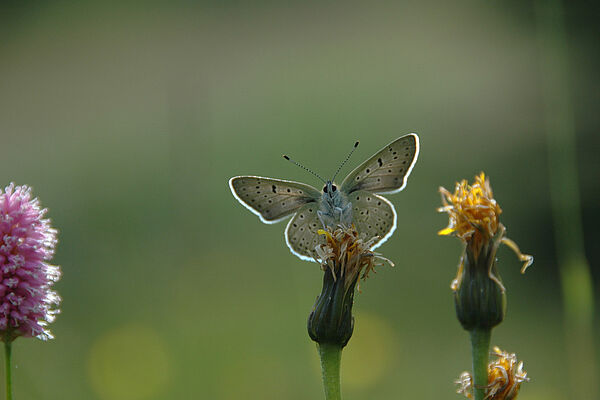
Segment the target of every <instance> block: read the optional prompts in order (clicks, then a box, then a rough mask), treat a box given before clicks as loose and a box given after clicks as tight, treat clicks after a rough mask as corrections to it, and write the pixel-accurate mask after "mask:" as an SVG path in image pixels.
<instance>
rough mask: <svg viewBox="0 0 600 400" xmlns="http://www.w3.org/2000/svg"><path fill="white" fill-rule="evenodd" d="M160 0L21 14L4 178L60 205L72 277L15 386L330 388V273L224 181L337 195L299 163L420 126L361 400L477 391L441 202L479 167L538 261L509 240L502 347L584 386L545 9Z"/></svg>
mask: <svg viewBox="0 0 600 400" xmlns="http://www.w3.org/2000/svg"><path fill="white" fill-rule="evenodd" d="M141 4H142V3H139V2H134V1H123V2H112V1H104V2H100V1H79V2H71V1H53V2H45V1H38V2H31V1H30V2H17V1H14V2H3V3H2V5H0V8H1V10H2V11H1V15H0V38H1V39H0V138H1V146H0V151H1V154H2V157H0V171H1V176H2V179H1V180H0V184H1V185H2V186H5V185H7V184H8V183H9V182H11V181H14V182H16V183H17V184H29V185H31V186H33V188H34V194H35V195H36V196H39V197H40V199H41V200H42V204H43V206H45V207H48V208H49V214H48V216H49V217H50V218H51V219H52V220H53V224H54V226H55V227H56V228H58V229H59V230H60V243H59V247H58V249H57V253H56V257H55V260H54V261H55V263H56V264H58V265H60V266H61V267H62V271H63V278H62V280H61V281H60V282H59V283H58V284H57V285H56V288H57V290H58V291H59V292H60V295H61V296H62V297H63V302H62V305H61V309H62V313H61V314H60V315H59V316H58V318H57V321H56V322H55V323H54V324H53V326H52V331H53V332H54V334H55V336H56V339H54V340H52V341H50V342H48V343H43V342H41V341H39V340H36V339H28V340H25V339H19V340H17V341H16V342H15V345H14V351H13V354H14V360H15V366H16V369H15V372H14V391H15V398H16V399H61V400H64V399H100V400H108V399H111V400H112V399H114V400H120V399H129V400H137V399H139V400H142V399H219V400H220V399H223V400H229V399H232V400H233V399H292V400H293V399H309V398H310V399H319V398H322V386H321V380H320V371H319V364H318V359H317V355H316V351H315V348H314V345H313V343H312V342H311V341H310V340H309V338H308V335H307V333H306V318H307V316H308V314H309V312H310V310H311V307H312V304H313V301H314V299H315V298H316V296H317V294H318V293H319V291H320V286H321V279H322V273H321V272H320V271H319V269H318V267H317V265H316V264H314V263H308V262H303V261H301V260H299V259H298V258H296V257H294V256H293V255H292V254H291V253H290V252H289V251H288V249H287V247H286V245H285V242H284V239H283V230H284V228H285V223H280V224H278V225H273V226H268V225H264V224H261V223H260V221H259V220H258V218H257V217H256V216H254V215H252V214H251V213H250V212H248V211H247V210H246V209H244V208H243V207H242V206H241V205H240V204H238V202H237V201H236V200H235V199H234V198H233V196H232V195H231V193H230V191H229V187H228V186H227V180H228V178H229V177H231V176H234V175H240V174H256V175H264V176H272V177H278V178H285V179H293V180H300V181H303V182H307V183H311V184H314V185H315V186H317V187H320V184H319V182H318V181H317V180H316V179H315V178H314V177H312V176H310V175H309V174H307V173H305V172H304V171H302V170H301V169H299V168H297V167H295V166H293V165H292V164H290V163H287V162H285V160H283V159H282V158H281V154H282V153H287V154H289V155H290V156H292V157H293V158H295V159H297V160H298V161H300V162H302V163H304V164H305V165H307V166H309V167H311V168H312V169H314V170H316V171H317V172H318V173H320V174H321V175H325V176H330V175H332V174H333V172H334V171H335V169H336V168H337V166H338V165H339V163H340V162H341V161H342V160H343V158H344V157H345V155H346V154H347V152H348V151H349V150H350V149H351V147H352V144H353V143H354V141H355V140H360V141H361V145H360V146H359V148H358V150H357V151H356V153H355V155H354V156H353V158H352V160H351V162H350V163H349V164H350V165H349V166H348V167H346V168H345V170H344V171H343V172H342V175H343V174H344V173H347V172H349V171H350V170H351V169H353V168H354V167H355V166H356V165H358V163H359V162H361V161H362V160H364V159H366V158H367V157H368V156H370V155H371V154H372V153H373V152H375V151H376V150H378V149H379V148H381V147H382V146H384V145H385V144H387V143H388V142H390V141H392V140H393V139H395V138H397V137H399V136H401V135H403V134H406V133H409V132H417V133H419V135H420V138H421V154H420V158H419V161H418V163H417V165H416V167H415V169H414V171H413V174H412V176H411V178H410V180H409V183H408V186H407V188H406V189H405V190H404V191H403V192H402V193H399V194H396V195H390V196H389V197H388V198H389V199H390V200H391V201H392V202H393V203H394V205H395V206H396V209H397V211H398V218H399V220H398V230H397V231H396V233H395V235H394V236H393V237H392V238H391V239H390V240H389V241H388V242H387V243H386V244H385V245H384V246H382V247H380V248H379V250H380V251H381V252H382V253H383V254H384V255H385V256H387V257H388V258H390V259H392V260H393V261H394V262H395V263H396V267H395V268H394V269H390V268H388V267H385V268H381V269H379V271H378V273H377V274H376V275H375V276H373V277H372V278H371V279H369V280H368V281H366V282H365V283H364V284H363V285H362V290H363V292H362V293H361V294H359V295H357V296H356V304H355V313H356V324H355V334H354V337H353V338H352V339H351V341H350V343H349V345H348V347H347V349H346V350H345V351H344V355H343V360H342V362H343V364H342V385H343V392H344V394H345V398H346V399H354V400H358V399H391V398H415V399H439V398H447V399H453V398H456V399H458V398H460V397H459V396H458V395H456V394H454V393H453V392H454V390H455V387H454V384H453V380H454V379H455V378H457V377H458V375H459V374H460V372H462V371H463V370H466V369H469V368H470V344H469V342H468V335H467V333H466V332H464V331H463V330H462V328H461V327H460V325H459V324H458V322H457V321H456V318H455V315H454V306H453V302H452V297H451V291H450V287H449V285H450V282H451V280H452V279H453V278H454V276H455V273H456V266H457V263H458V258H459V255H460V251H461V245H460V243H459V241H458V240H456V239H452V238H447V237H438V236H436V232H437V231H438V230H439V229H441V228H443V227H445V226H446V224H447V217H446V216H445V215H441V214H438V213H437V212H436V208H437V207H438V206H439V205H440V197H439V194H438V192H437V191H438V187H439V186H445V187H446V188H448V189H452V188H453V187H454V184H455V181H457V180H460V179H463V178H467V179H469V181H472V179H473V176H474V175H475V174H476V173H478V172H480V171H481V170H483V171H485V172H486V173H487V174H488V175H489V176H490V179H491V183H492V187H493V189H494V194H495V196H496V199H497V200H498V202H499V204H500V205H501V207H502V208H503V210H504V214H503V215H502V221H503V223H504V224H505V225H506V226H507V228H508V236H509V237H510V238H512V239H514V240H515V241H516V242H517V243H518V244H519V245H520V247H521V249H522V250H523V252H525V253H529V254H533V255H534V256H535V263H534V265H533V266H532V267H531V269H530V270H529V271H528V272H527V274H526V275H524V276H521V275H520V274H519V268H520V266H521V264H520V263H519V262H518V261H517V259H516V258H515V257H514V255H513V254H512V252H511V251H510V250H508V248H506V247H503V248H501V250H500V252H499V258H500V272H501V274H502V277H503V280H504V283H505V286H506V287H507V288H508V314H507V317H506V320H505V322H504V323H503V324H502V325H501V326H500V327H499V328H497V329H496V330H494V333H493V337H492V343H493V344H495V345H498V346H500V347H501V348H503V349H506V350H508V351H511V352H516V353H517V354H518V357H519V359H523V360H524V361H525V369H526V370H527V371H528V372H529V375H530V377H531V378H532V380H533V382H532V383H530V384H527V385H525V386H524V387H523V389H522V394H521V398H523V399H539V400H541V399H545V400H554V399H567V398H570V391H569V385H568V382H567V372H566V366H565V363H566V358H567V355H566V347H565V346H566V340H565V334H564V331H565V322H564V317H563V306H562V300H561V288H560V282H559V272H558V264H557V261H556V246H555V241H554V234H553V220H552V211H551V205H550V194H549V187H550V186H549V185H550V180H551V179H552V177H551V175H550V173H549V171H551V170H549V168H548V167H549V165H548V164H549V162H548V156H547V154H548V152H547V146H546V141H547V139H546V134H545V132H544V118H545V116H544V99H543V88H542V81H541V79H540V68H543V66H544V65H543V62H542V58H541V57H540V49H539V43H538V40H537V36H536V35H537V33H536V32H537V30H536V29H537V28H536V22H535V12H534V5H533V3H530V2H516V1H508V2H477V1H459V2H452V3H451V4H452V5H450V3H448V2H444V1H431V2H420V1H410V2H394V1H389V2H376V3H368V5H367V3H363V2H352V3H347V2H344V3H342V2H335V1H328V2H316V1H314V2H313V1H309V2H300V1H297V2H273V1H262V2H254V3H246V2H234V1H231V2H217V1H215V2H204V3H195V2H191V1H171V2H167V1H158V0H157V1H149V2H145V3H143V5H141ZM586 4H587V3H583V2H571V3H568V4H567V8H566V9H565V13H564V20H565V26H566V32H567V45H568V72H569V73H568V82H566V84H567V87H568V90H569V92H568V93H569V98H570V101H571V106H572V110H573V112H572V115H573V118H574V124H575V128H576V150H577V158H576V160H577V166H576V167H577V170H578V172H579V186H578V184H577V181H572V180H567V181H565V182H561V184H562V185H564V191H579V193H580V199H581V207H582V209H581V212H582V219H583V230H584V237H585V246H586V250H587V253H586V256H587V259H588V261H589V263H590V266H591V267H592V275H593V278H594V282H593V286H594V288H595V289H596V291H598V289H600V256H599V255H598V252H597V251H596V249H597V243H598V240H600V234H599V233H598V228H597V225H598V223H599V222H600V207H599V205H600V192H599V191H598V181H599V178H600V174H599V171H600V158H599V157H598V155H597V153H598V149H599V148H600V136H599V135H598V130H599V128H600V117H599V115H598V104H599V100H600V90H599V89H600V79H599V78H598V70H599V68H600V57H599V53H598V34H599V28H598V25H597V18H598V12H596V10H593V9H592V10H590V9H589V7H588V6H587V5H586ZM596 306H598V302H597V301H596ZM596 309H597V308H596ZM594 324H595V331H596V332H597V331H598V329H597V328H598V325H599V321H598V318H597V317H596V319H595V321H594ZM595 340H596V349H595V350H594V351H595V352H596V353H595V354H596V356H597V359H600V355H599V354H598V348H599V347H600V343H599V342H598V338H597V337H596V338H595Z"/></svg>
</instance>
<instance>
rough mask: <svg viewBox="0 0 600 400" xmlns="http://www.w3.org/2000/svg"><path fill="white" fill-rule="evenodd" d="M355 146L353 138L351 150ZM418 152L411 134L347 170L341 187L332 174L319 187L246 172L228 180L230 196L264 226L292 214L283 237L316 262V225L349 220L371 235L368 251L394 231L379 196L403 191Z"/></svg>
mask: <svg viewBox="0 0 600 400" xmlns="http://www.w3.org/2000/svg"><path fill="white" fill-rule="evenodd" d="M356 146H358V142H356V144H355V146H354V148H356ZM352 151H354V149H353V150H352ZM351 154H352V152H351V153H350V155H351ZM350 155H348V157H347V158H346V161H347V160H348V159H349V158H350ZM418 156H419V137H418V136H417V135H416V134H415V133H411V134H408V135H405V136H402V137H400V138H398V139H396V140H394V141H393V142H391V143H390V144H388V145H387V146H385V147H384V148H382V149H381V150H379V151H378V152H377V153H375V154H374V155H373V156H372V157H371V158H369V159H368V160H366V161H365V162H363V163H362V164H361V165H359V166H358V167H357V168H356V169H354V171H352V172H350V174H348V176H346V178H344V180H343V181H342V183H341V185H337V184H335V183H334V182H333V180H334V179H335V176H336V175H337V172H336V174H335V175H334V177H333V178H332V179H331V180H330V181H325V180H323V179H322V178H320V177H319V178H320V179H321V180H323V182H324V184H325V186H324V187H323V189H322V190H318V189H316V188H314V187H312V186H310V185H307V184H305V183H300V182H294V181H287V180H283V179H273V178H265V177H261V176H250V175H244V176H235V177H233V178H231V179H230V180H229V187H230V189H231V193H232V194H233V196H234V197H235V198H236V199H237V200H238V201H239V202H240V203H241V204H242V205H243V206H244V207H246V208H247V209H249V210H250V211H252V212H253V213H254V214H256V215H258V217H259V218H260V220H261V221H262V222H264V223H266V224H274V223H276V222H279V221H281V220H283V219H285V218H287V217H289V216H293V217H292V219H291V220H290V222H289V223H288V224H287V227H286V228H285V241H286V243H287V245H288V247H289V248H290V250H291V252H292V253H293V254H294V255H296V256H298V257H299V258H301V259H302V260H308V261H315V259H314V257H313V255H314V249H315V247H316V246H317V245H319V244H320V243H324V238H323V235H319V233H318V230H319V229H323V228H325V227H330V228H335V227H337V225H340V224H342V225H345V226H350V224H352V223H353V224H354V226H355V228H356V230H357V232H358V233H359V234H360V235H364V236H366V239H367V240H368V239H371V238H376V240H375V242H374V244H373V246H372V249H374V248H376V247H379V246H380V245H381V244H383V243H384V242H385V241H386V240H387V239H388V238H389V237H390V236H391V235H392V233H394V231H395V230H396V218H397V217H396V210H395V209H394V206H393V205H392V203H391V202H390V201H389V200H387V199H386V198H385V197H383V196H380V195H379V194H383V193H389V194H391V193H397V192H399V191H401V190H402V189H404V187H405V186H406V180H407V178H408V176H409V175H410V173H411V171H412V169H413V167H414V166H415V163H416V161H417V157H418ZM284 157H285V158H287V159H288V160H289V158H288V157H287V156H284ZM346 161H344V163H342V165H340V168H338V172H339V170H340V169H341V168H342V166H343V165H344V164H345V162H346ZM294 163H295V162H294ZM295 164H297V165H299V166H301V165H300V164H298V163H295ZM301 167H302V166H301ZM303 168H304V167H303ZM304 169H306V170H308V171H309V172H311V173H313V174H314V172H312V171H310V170H309V169H308V168H304ZM314 175H316V174H314ZM316 176H317V177H318V175H316Z"/></svg>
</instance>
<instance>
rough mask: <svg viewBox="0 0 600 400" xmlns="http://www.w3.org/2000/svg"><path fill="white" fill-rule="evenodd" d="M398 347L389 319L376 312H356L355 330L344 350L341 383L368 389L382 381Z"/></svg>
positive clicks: (345, 385)
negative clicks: (386, 319)
mask: <svg viewBox="0 0 600 400" xmlns="http://www.w3.org/2000/svg"><path fill="white" fill-rule="evenodd" d="M398 347H399V346H398V337H397V335H396V333H395V332H394V330H393V328H392V327H391V326H390V324H389V323H388V322H387V321H385V320H384V319H382V318H381V317H378V316H377V315H375V314H366V313H360V314H357V315H355V320H354V334H353V335H352V338H351V339H350V342H348V346H346V348H344V352H343V353H342V372H341V373H342V386H344V387H348V388H349V389H367V388H369V387H370V386H372V385H374V384H376V383H377V382H379V381H380V380H381V379H382V378H383V377H384V375H385V374H386V373H388V372H389V367H390V365H391V364H392V361H393V360H394V359H397V358H398ZM386 371H387V372H386Z"/></svg>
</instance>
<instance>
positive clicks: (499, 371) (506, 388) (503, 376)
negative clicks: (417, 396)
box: [455, 347, 529, 400]
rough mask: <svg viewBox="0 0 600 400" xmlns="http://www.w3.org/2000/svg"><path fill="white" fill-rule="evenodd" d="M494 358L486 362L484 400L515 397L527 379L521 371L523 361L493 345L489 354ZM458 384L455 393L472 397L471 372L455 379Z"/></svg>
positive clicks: (503, 399)
mask: <svg viewBox="0 0 600 400" xmlns="http://www.w3.org/2000/svg"><path fill="white" fill-rule="evenodd" d="M491 355H492V356H495V357H496V359H495V360H493V361H491V362H490V363H489V364H488V385H487V386H486V387H485V398H486V400H514V399H516V398H517V394H518V393H519V389H520V387H521V383H523V382H525V381H529V378H528V377H527V372H525V371H523V361H520V362H518V361H517V356H516V355H515V354H514V353H507V352H505V351H502V350H500V349H499V348H498V347H494V351H493V352H492V354H491ZM455 383H457V384H458V385H459V388H458V389H457V391H456V392H457V393H459V394H463V395H464V396H465V397H467V398H468V399H472V398H473V379H472V377H471V374H469V373H468V372H463V373H462V374H461V375H460V377H459V378H458V379H457V380H456V381H455Z"/></svg>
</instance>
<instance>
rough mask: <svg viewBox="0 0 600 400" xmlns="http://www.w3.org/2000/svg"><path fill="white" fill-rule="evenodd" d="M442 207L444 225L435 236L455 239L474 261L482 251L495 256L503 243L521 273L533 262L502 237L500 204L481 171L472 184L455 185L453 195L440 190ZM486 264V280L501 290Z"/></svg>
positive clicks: (456, 283)
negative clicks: (508, 249) (515, 260)
mask: <svg viewBox="0 0 600 400" xmlns="http://www.w3.org/2000/svg"><path fill="white" fill-rule="evenodd" d="M440 193H441V195H442V204H443V207H440V208H438V211H439V212H446V213H448V217H449V222H448V226H447V227H446V228H444V229H442V230H440V231H439V232H438V235H451V234H454V235H455V236H457V237H459V238H460V239H461V240H462V241H463V242H464V243H465V245H466V248H467V251H468V252H469V254H468V256H470V257H472V258H473V259H474V260H477V259H478V258H479V255H480V252H481V250H482V249H491V250H494V251H493V252H491V253H490V255H492V256H493V257H495V250H496V249H497V245H499V244H500V243H504V244H505V245H507V246H508V247H510V248H511V249H512V250H513V251H514V252H515V254H516V255H517V257H518V258H519V260H520V261H522V262H523V267H522V268H521V273H524V272H525V270H526V269H527V267H529V266H530V265H531V264H532V263H533V257H532V256H530V255H527V254H522V253H521V251H520V250H519V246H517V244H516V243H515V242H514V241H512V240H510V239H508V238H506V237H504V235H505V234H506V228H505V227H504V225H502V223H500V221H499V219H498V216H499V215H500V214H501V213H502V209H501V208H500V205H498V203H497V202H496V200H495V199H494V194H493V192H492V187H491V185H490V180H489V178H488V177H486V176H485V174H484V173H483V172H481V173H480V174H479V175H477V176H475V183H473V185H469V184H468V183H467V181H466V180H464V179H463V180H462V181H461V182H459V183H457V184H456V188H455V189H454V193H450V192H449V191H448V190H446V189H445V188H443V187H440ZM464 257H465V255H463V257H462V258H461V262H460V265H459V271H458V276H457V277H456V279H455V280H454V281H453V283H452V289H453V290H457V289H458V287H459V286H460V283H461V278H462V273H463V264H464ZM487 264H489V267H490V268H489V271H488V275H489V278H490V279H492V280H493V281H495V282H496V283H497V284H498V285H499V286H500V287H501V288H502V291H504V286H503V285H502V283H501V282H500V280H499V279H498V278H497V277H496V276H495V275H494V274H493V273H492V268H491V267H492V264H493V262H489V263H487Z"/></svg>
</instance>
